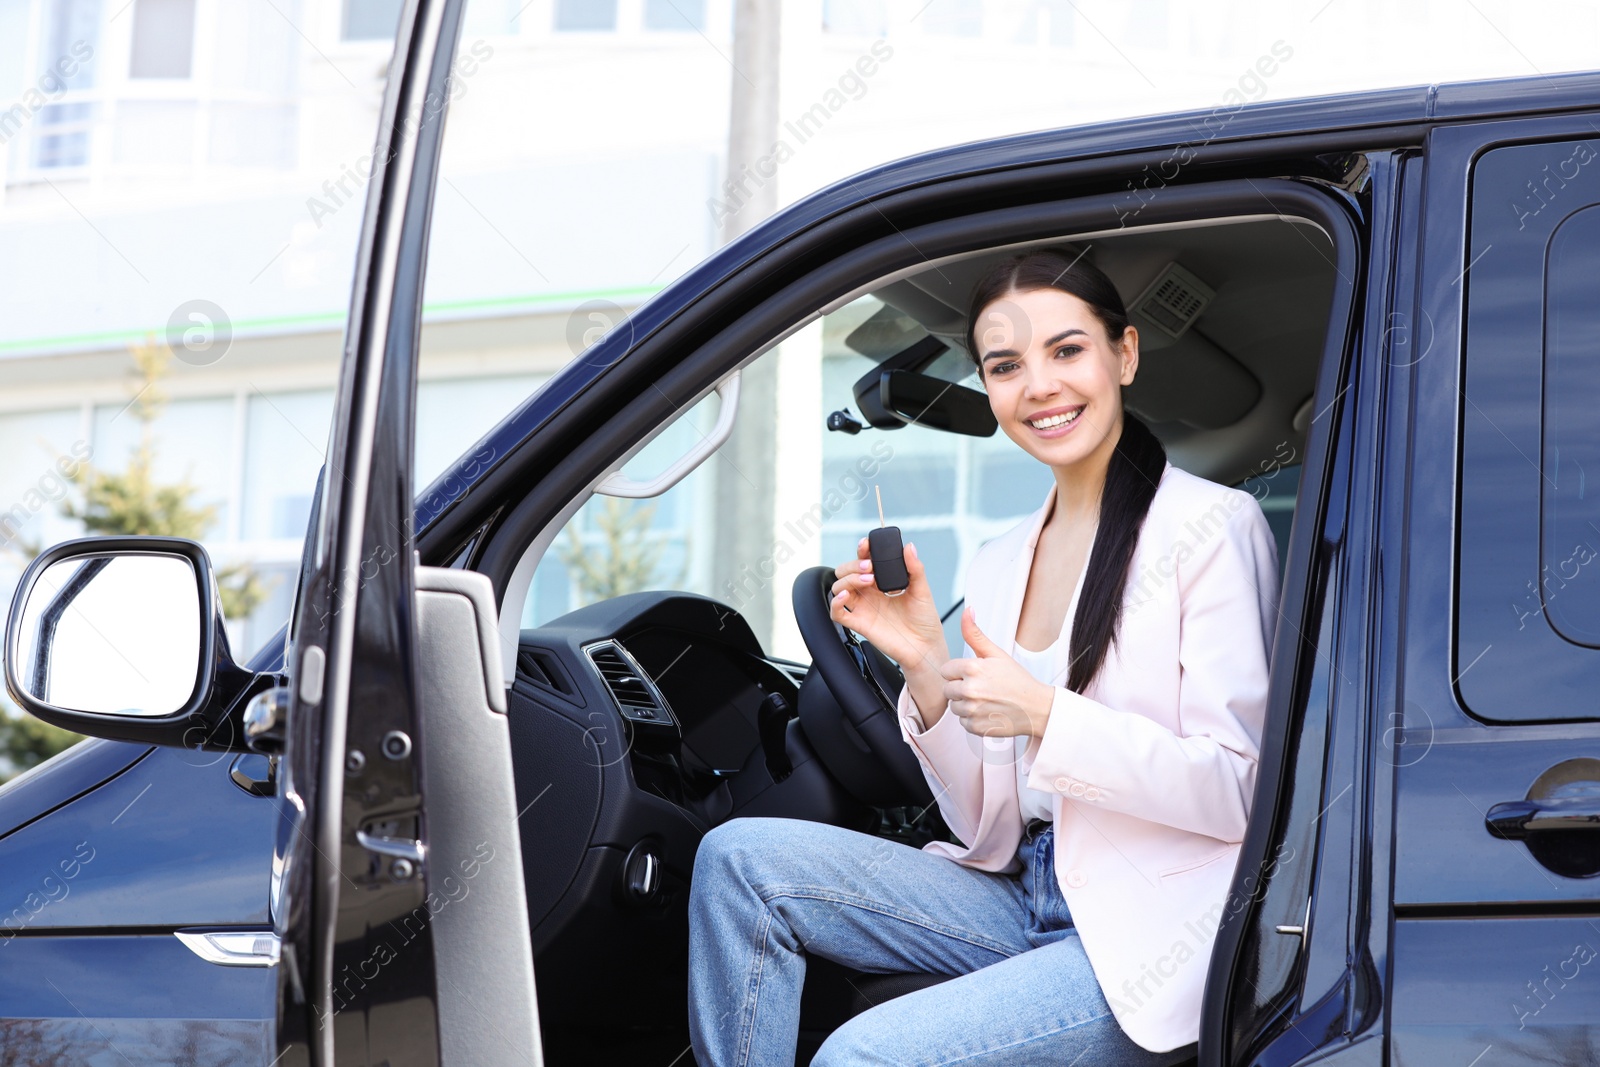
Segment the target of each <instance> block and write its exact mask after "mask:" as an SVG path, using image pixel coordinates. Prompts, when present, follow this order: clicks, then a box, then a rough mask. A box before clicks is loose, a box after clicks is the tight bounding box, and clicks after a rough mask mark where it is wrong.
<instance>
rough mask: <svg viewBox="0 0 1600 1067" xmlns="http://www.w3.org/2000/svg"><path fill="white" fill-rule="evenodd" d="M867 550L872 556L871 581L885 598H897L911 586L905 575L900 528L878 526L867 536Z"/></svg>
mask: <svg viewBox="0 0 1600 1067" xmlns="http://www.w3.org/2000/svg"><path fill="white" fill-rule="evenodd" d="M867 550H868V551H869V552H870V553H871V554H872V580H873V581H874V582H875V583H876V584H877V586H878V588H879V589H881V590H882V591H883V592H884V593H885V594H886V595H887V596H899V595H900V594H901V593H904V592H905V591H906V586H908V585H910V584H911V576H910V575H909V574H907V573H906V560H905V549H904V547H903V546H902V545H901V544H900V527H898V526H879V527H877V528H875V529H874V530H872V531H871V532H870V533H868V534H867Z"/></svg>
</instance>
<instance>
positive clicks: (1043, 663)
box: [1011, 626, 1071, 826]
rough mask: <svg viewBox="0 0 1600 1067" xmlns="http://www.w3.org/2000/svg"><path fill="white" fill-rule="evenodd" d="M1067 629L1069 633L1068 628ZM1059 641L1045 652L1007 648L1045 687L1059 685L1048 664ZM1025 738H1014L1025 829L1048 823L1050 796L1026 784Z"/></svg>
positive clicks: (1029, 763) (1030, 765) (1014, 646)
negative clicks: (1031, 822)
mask: <svg viewBox="0 0 1600 1067" xmlns="http://www.w3.org/2000/svg"><path fill="white" fill-rule="evenodd" d="M1068 629H1071V627H1070V626H1069V627H1068ZM1062 640H1063V638H1059V637H1058V638H1056V640H1055V642H1054V643H1052V644H1051V645H1050V647H1049V648H1044V649H1040V650H1039V651H1038V652H1035V651H1033V650H1031V649H1027V648H1023V647H1022V646H1021V645H1019V644H1016V643H1015V642H1013V643H1012V645H1011V656H1012V658H1013V659H1015V660H1016V661H1017V662H1018V663H1020V664H1022V668H1023V670H1025V671H1027V672H1028V673H1029V674H1031V675H1033V676H1034V677H1035V678H1037V679H1039V681H1041V682H1043V683H1045V684H1046V685H1057V684H1059V683H1058V682H1057V681H1056V680H1055V679H1053V678H1051V677H1050V664H1051V662H1052V661H1053V660H1054V658H1055V651H1056V645H1059V644H1060V643H1061V642H1062ZM1031 740H1032V738H1030V737H1029V736H1028V735H1027V734H1020V735H1018V736H1017V738H1016V745H1017V800H1018V802H1019V803H1020V805H1021V807H1022V823H1023V825H1024V826H1026V825H1027V823H1028V820H1029V819H1043V820H1045V821H1046V822H1049V821H1050V819H1051V818H1052V815H1051V811H1050V794H1049V793H1046V792H1045V791H1044V790H1042V789H1034V788H1033V787H1032V786H1030V785H1029V784H1028V772H1029V771H1031V770H1032V769H1033V761H1032V760H1027V761H1026V762H1024V758H1025V757H1024V753H1025V752H1026V751H1027V748H1028V742H1029V741H1031Z"/></svg>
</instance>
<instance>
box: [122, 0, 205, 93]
mask: <svg viewBox="0 0 1600 1067" xmlns="http://www.w3.org/2000/svg"><path fill="white" fill-rule="evenodd" d="M193 69H194V0H137V3H135V4H134V7H133V49H132V52H131V53H130V55H129V57H128V77H130V78H187V77H189V76H190V75H191V74H192V73H193Z"/></svg>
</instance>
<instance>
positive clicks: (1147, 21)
mask: <svg viewBox="0 0 1600 1067" xmlns="http://www.w3.org/2000/svg"><path fill="white" fill-rule="evenodd" d="M1128 38H1129V40H1131V41H1132V42H1133V43H1134V44H1137V45H1143V46H1144V47H1146V48H1165V47H1167V0H1133V3H1132V4H1130V5H1129V6H1128Z"/></svg>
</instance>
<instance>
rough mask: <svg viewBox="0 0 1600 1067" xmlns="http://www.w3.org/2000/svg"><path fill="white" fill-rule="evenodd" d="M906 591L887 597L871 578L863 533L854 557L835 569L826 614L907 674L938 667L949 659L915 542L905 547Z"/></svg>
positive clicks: (869, 555)
mask: <svg viewBox="0 0 1600 1067" xmlns="http://www.w3.org/2000/svg"><path fill="white" fill-rule="evenodd" d="M904 558H905V565H906V575H907V578H908V582H907V585H906V591H905V592H904V593H902V594H900V595H899V596H895V597H891V596H889V595H888V594H886V593H884V592H883V591H882V590H881V589H879V588H878V584H877V582H875V581H874V580H873V577H872V554H871V552H870V550H869V549H868V546H867V539H866V538H865V537H863V538H862V539H861V540H860V541H859V542H858V543H857V544H856V558H855V559H853V560H851V561H849V562H848V563H841V564H839V566H837V567H835V568H834V572H833V573H834V577H835V578H836V579H837V580H836V581H835V582H834V583H833V588H832V599H831V600H830V601H829V603H828V616H829V618H831V619H833V621H834V622H836V623H838V624H839V625H841V626H846V627H848V628H850V629H851V630H854V631H855V632H856V633H858V634H860V635H861V636H862V637H864V638H866V639H867V640H868V641H870V642H872V645H873V647H874V648H876V649H877V650H878V651H879V652H882V653H883V654H884V655H886V656H888V657H889V658H890V659H892V660H894V661H895V662H896V663H898V664H899V665H900V669H901V670H902V671H905V672H906V673H907V674H911V673H913V672H920V671H934V672H937V671H938V670H939V668H940V667H943V666H944V665H945V663H946V661H948V660H949V659H950V650H949V645H948V643H947V642H946V641H945V637H944V627H943V626H941V625H940V624H939V609H938V608H937V607H936V606H935V605H934V602H933V590H932V589H930V588H929V586H928V576H927V572H926V571H925V570H924V569H923V566H922V560H921V559H919V558H918V556H917V550H916V546H915V545H913V544H909V543H908V544H907V545H906V546H905V557H904Z"/></svg>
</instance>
